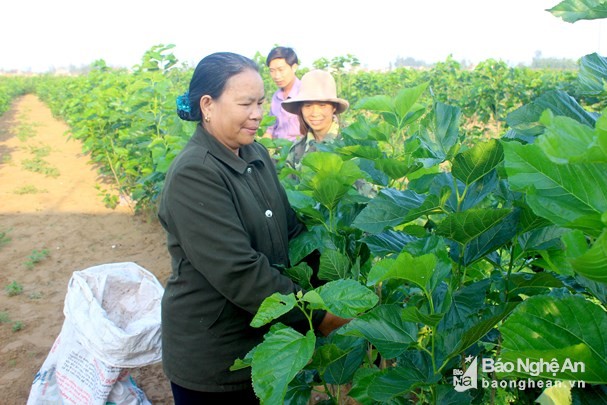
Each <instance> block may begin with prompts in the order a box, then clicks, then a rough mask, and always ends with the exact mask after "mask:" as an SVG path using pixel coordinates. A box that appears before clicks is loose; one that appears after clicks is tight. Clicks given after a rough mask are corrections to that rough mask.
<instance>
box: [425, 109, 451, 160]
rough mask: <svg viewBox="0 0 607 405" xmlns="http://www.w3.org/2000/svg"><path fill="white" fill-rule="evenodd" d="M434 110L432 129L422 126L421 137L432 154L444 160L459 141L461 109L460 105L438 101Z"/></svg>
mask: <svg viewBox="0 0 607 405" xmlns="http://www.w3.org/2000/svg"><path fill="white" fill-rule="evenodd" d="M433 112H434V115H433V121H432V123H431V125H432V131H430V130H429V129H427V128H422V129H421V130H420V134H419V137H420V139H421V141H422V143H423V145H424V146H425V147H426V148H427V149H428V150H430V152H431V153H432V155H433V156H435V157H436V158H438V159H439V160H440V161H443V160H444V159H445V158H446V157H447V155H448V154H449V151H450V150H451V148H452V147H453V146H454V145H455V144H456V143H457V139H458V136H459V132H458V131H459V129H458V128H459V120H460V117H461V110H460V109H459V107H454V106H450V105H447V104H443V103H440V102H437V103H435V104H434V110H433Z"/></svg>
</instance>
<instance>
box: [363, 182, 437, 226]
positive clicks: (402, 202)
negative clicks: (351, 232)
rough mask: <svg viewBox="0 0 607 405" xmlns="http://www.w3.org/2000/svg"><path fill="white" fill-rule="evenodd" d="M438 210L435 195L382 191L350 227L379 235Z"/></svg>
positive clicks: (407, 191) (391, 190)
mask: <svg viewBox="0 0 607 405" xmlns="http://www.w3.org/2000/svg"><path fill="white" fill-rule="evenodd" d="M438 208H439V200H438V197H437V196H435V195H428V196H426V195H423V194H418V193H416V192H415V191H413V190H405V191H399V190H395V189H383V190H381V191H380V193H379V194H378V195H377V197H375V198H373V199H372V200H371V201H369V203H368V204H367V206H366V207H365V208H363V210H362V211H361V212H360V214H358V216H357V217H356V219H355V220H354V222H352V225H353V226H355V227H357V228H358V229H361V230H363V231H365V232H370V233H379V232H381V231H383V230H384V229H386V228H389V227H395V226H398V225H400V224H403V223H407V222H410V221H413V220H414V219H416V218H419V217H420V216H422V215H426V214H429V213H432V212H434V211H436V210H438Z"/></svg>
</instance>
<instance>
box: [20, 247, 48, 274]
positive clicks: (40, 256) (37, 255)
mask: <svg viewBox="0 0 607 405" xmlns="http://www.w3.org/2000/svg"><path fill="white" fill-rule="evenodd" d="M48 255H49V251H48V249H42V250H36V249H34V250H32V253H31V254H30V255H29V256H28V260H27V261H26V262H25V266H26V267H27V268H28V269H29V270H31V269H33V268H34V266H35V265H36V264H37V263H39V262H41V261H42V260H44V259H45V258H46V257H47V256H48Z"/></svg>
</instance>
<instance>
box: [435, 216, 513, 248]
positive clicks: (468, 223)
mask: <svg viewBox="0 0 607 405" xmlns="http://www.w3.org/2000/svg"><path fill="white" fill-rule="evenodd" d="M511 212H512V211H511V210H510V209H507V208H500V209H482V208H473V209H469V210H467V211H464V212H456V213H453V214H450V215H449V216H447V217H446V218H445V219H444V220H443V221H442V222H441V223H440V224H439V225H438V228H437V230H436V232H437V233H438V234H439V235H442V236H444V237H446V238H448V239H451V240H453V241H455V242H457V243H459V244H461V245H466V244H467V243H469V242H470V241H472V240H474V239H476V238H478V237H479V236H480V235H482V234H483V233H484V232H487V230H489V229H491V228H492V227H494V226H496V225H498V224H499V223H500V222H501V221H502V220H504V218H506V217H507V216H508V215H509V214H510V213H511Z"/></svg>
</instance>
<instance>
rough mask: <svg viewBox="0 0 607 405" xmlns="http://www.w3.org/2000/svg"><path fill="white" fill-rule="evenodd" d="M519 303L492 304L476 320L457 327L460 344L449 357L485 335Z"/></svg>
mask: <svg viewBox="0 0 607 405" xmlns="http://www.w3.org/2000/svg"><path fill="white" fill-rule="evenodd" d="M517 305H519V303H518V302H510V303H507V304H503V305H495V306H491V307H489V308H488V309H487V310H486V311H485V312H484V313H483V314H482V315H481V314H479V317H478V319H477V320H476V322H473V323H470V324H468V323H466V324H463V325H461V326H460V327H459V328H457V329H459V330H457V329H456V332H455V333H457V335H458V336H457V342H458V344H457V346H456V347H455V350H453V351H452V352H451V353H450V354H449V355H448V357H449V358H451V357H454V356H456V355H458V354H459V353H462V352H463V351H464V350H466V349H467V348H469V347H470V346H472V345H473V344H475V343H476V342H478V341H479V340H480V339H481V338H482V337H483V336H485V335H486V334H487V333H489V332H490V331H491V330H492V329H494V328H495V327H496V326H497V325H498V324H499V322H501V321H502V320H503V319H504V318H506V317H507V316H508V315H510V313H511V312H512V311H513V310H514V309H515V308H516V306H517ZM462 332H463V333H462ZM442 333H454V331H453V330H450V331H447V332H442ZM460 333H461V334H460Z"/></svg>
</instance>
